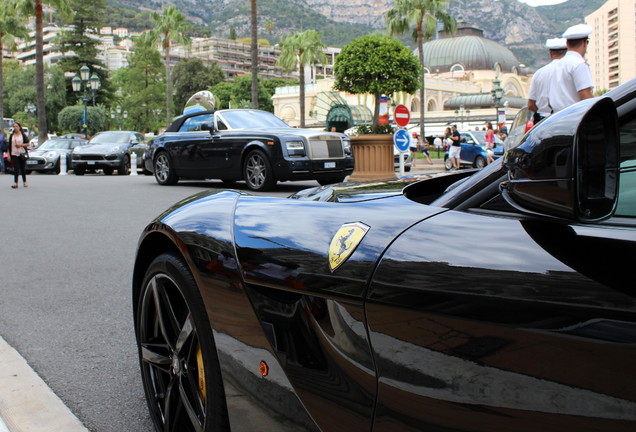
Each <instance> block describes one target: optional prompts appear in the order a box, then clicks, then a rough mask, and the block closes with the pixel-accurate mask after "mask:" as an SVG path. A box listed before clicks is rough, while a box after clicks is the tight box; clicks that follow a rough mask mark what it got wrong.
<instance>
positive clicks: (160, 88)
mask: <svg viewBox="0 0 636 432" xmlns="http://www.w3.org/2000/svg"><path fill="white" fill-rule="evenodd" d="M113 83H114V84H115V85H116V87H117V88H119V89H121V96H120V100H119V101H118V102H117V103H118V104H119V105H120V106H122V108H123V109H125V110H127V111H128V119H126V121H125V123H126V127H127V128H129V129H133V130H137V131H140V132H148V131H152V132H158V130H159V129H160V128H161V127H162V126H164V125H165V120H164V119H165V112H164V110H163V108H165V107H164V106H163V104H162V103H161V102H160V101H161V99H162V96H163V95H164V94H165V92H166V83H165V69H164V68H163V65H162V61H161V53H160V52H159V51H157V49H156V48H155V45H153V43H152V37H151V36H150V35H149V34H148V33H144V34H142V36H140V37H139V38H138V39H137V42H136V45H135V52H134V54H132V55H131V56H130V57H129V59H128V66H127V67H125V68H121V69H119V70H118V71H117V72H116V73H115V74H114V76H113Z"/></svg>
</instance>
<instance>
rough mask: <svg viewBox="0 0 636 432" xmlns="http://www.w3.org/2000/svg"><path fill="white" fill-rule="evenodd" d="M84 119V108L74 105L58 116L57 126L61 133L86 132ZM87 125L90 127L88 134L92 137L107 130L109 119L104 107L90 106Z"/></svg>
mask: <svg viewBox="0 0 636 432" xmlns="http://www.w3.org/2000/svg"><path fill="white" fill-rule="evenodd" d="M83 117H84V106H82V105H73V106H69V107H66V108H64V109H63V110H62V111H60V112H59V114H58V115H57V124H58V127H59V129H60V132H63V133H68V132H77V133H81V132H83V131H84V129H83V127H82V126H83V125H82V119H83ZM86 117H87V121H86V124H87V126H88V128H87V130H86V133H87V134H88V135H89V136H91V135H95V134H96V133H97V132H100V131H103V130H104V129H105V128H106V120H107V118H108V116H107V114H106V111H105V110H104V107H103V106H101V105H100V106H96V107H94V106H89V107H87V109H86Z"/></svg>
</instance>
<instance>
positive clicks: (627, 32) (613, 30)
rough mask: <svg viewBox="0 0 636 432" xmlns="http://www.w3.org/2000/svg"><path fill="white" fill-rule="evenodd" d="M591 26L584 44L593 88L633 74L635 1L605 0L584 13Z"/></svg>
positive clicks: (611, 85)
mask: <svg viewBox="0 0 636 432" xmlns="http://www.w3.org/2000/svg"><path fill="white" fill-rule="evenodd" d="M585 22H586V23H587V24H588V25H590V26H592V27H593V28H594V32H593V33H592V34H591V35H590V44H589V46H588V48H587V55H586V58H587V61H588V63H589V65H590V70H591V72H592V78H593V80H594V89H595V90H604V89H607V90H610V89H613V88H614V87H618V86H619V85H620V84H623V83H625V82H627V81H629V80H630V79H632V78H634V77H636V1H635V0H608V1H607V2H606V3H605V4H604V5H603V6H601V7H600V8H599V9H597V10H596V11H594V12H593V13H591V14H589V15H588V16H586V17H585Z"/></svg>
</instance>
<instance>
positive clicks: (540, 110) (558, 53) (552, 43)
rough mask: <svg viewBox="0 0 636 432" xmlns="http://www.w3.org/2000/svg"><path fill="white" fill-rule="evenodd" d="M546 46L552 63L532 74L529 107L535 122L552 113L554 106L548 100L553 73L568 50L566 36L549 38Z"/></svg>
mask: <svg viewBox="0 0 636 432" xmlns="http://www.w3.org/2000/svg"><path fill="white" fill-rule="evenodd" d="M545 47H546V48H547V49H548V51H549V53H550V63H548V64H547V65H545V66H543V67H542V68H540V69H539V70H537V71H536V72H535V73H534V75H533V76H532V81H531V82H530V90H529V91H528V109H529V110H530V111H532V112H533V113H534V114H533V118H532V120H533V122H534V124H537V123H539V122H540V121H541V120H543V119H544V118H546V117H548V116H549V115H550V114H552V108H551V107H550V103H549V100H548V92H549V90H550V83H551V82H552V80H553V79H554V77H553V74H554V70H555V68H556V65H557V63H558V62H559V60H561V59H562V58H563V57H564V56H565V53H566V52H567V50H568V46H567V40H566V39H565V38H554V39H548V40H547V41H546V43H545Z"/></svg>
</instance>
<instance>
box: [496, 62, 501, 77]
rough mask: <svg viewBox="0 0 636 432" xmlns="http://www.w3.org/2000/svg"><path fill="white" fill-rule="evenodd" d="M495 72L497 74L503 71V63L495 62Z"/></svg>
mask: <svg viewBox="0 0 636 432" xmlns="http://www.w3.org/2000/svg"><path fill="white" fill-rule="evenodd" d="M495 72H496V73H497V75H499V74H500V73H501V65H500V64H499V62H497V63H495Z"/></svg>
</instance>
